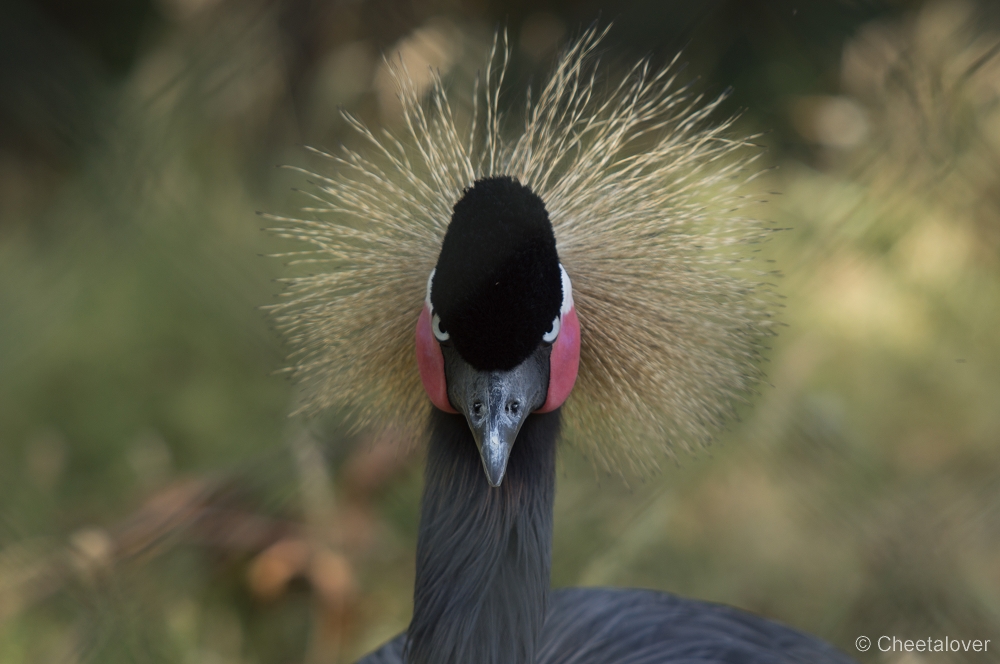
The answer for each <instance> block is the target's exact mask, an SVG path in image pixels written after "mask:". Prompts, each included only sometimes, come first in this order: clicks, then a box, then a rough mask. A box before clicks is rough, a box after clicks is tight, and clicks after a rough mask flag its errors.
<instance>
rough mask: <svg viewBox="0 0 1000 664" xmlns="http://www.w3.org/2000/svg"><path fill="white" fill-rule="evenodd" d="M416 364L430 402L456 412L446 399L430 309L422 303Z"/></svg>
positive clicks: (446, 387)
mask: <svg viewBox="0 0 1000 664" xmlns="http://www.w3.org/2000/svg"><path fill="white" fill-rule="evenodd" d="M417 366H418V367H419V368H420V380H421V381H423V383H424V390H425V391H426V392H427V396H429V397H430V398H431V402H432V403H433V404H434V405H435V406H437V407H438V408H440V409H441V410H443V411H444V412H446V413H457V412H458V411H457V410H455V409H454V408H452V407H451V402H450V401H448V384H447V382H446V381H445V379H444V355H442V354H441V345H440V344H439V343H438V340H437V339H435V338H434V331H433V330H431V310H430V309H429V308H428V307H427V305H426V304H425V305H424V309H423V311H421V312H420V318H419V319H418V320H417Z"/></svg>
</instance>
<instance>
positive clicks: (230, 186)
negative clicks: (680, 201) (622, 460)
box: [0, 0, 1000, 664]
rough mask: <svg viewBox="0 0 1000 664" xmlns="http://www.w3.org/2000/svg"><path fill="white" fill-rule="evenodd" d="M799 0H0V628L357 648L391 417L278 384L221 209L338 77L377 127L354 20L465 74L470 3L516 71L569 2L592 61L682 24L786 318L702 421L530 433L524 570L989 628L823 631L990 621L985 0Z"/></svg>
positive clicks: (562, 33) (371, 575) (745, 603)
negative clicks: (629, 438)
mask: <svg viewBox="0 0 1000 664" xmlns="http://www.w3.org/2000/svg"><path fill="white" fill-rule="evenodd" d="M804 4H805V3H803V4H798V3H793V2H786V1H785V0H780V1H778V2H763V1H760V2H740V1H738V0H732V1H728V2H727V1H724V0H718V1H716V2H711V3H683V2H652V0H649V1H642V0H633V1H631V2H626V3H614V4H613V5H612V4H610V3H609V4H606V5H604V6H602V3H600V2H596V1H594V2H581V3H572V2H568V1H564V2H555V1H552V2H534V3H524V2H516V1H515V2H509V3H503V2H499V1H498V0H496V1H493V2H471V1H468V2H467V1H463V0H451V1H446V0H423V1H417V0H413V1H412V2H389V1H388V0H382V1H375V0H368V1H361V2H353V3H322V2H318V1H311V0H285V1H284V2H260V3H254V2H235V1H229V0H159V1H158V2H142V1H141V0H134V1H133V2H127V1H116V2H112V1H111V0H107V1H106V2H103V3H101V5H102V6H103V7H104V8H105V9H106V10H107V12H106V15H107V16H108V17H109V18H108V19H107V20H106V21H97V20H91V18H88V17H90V15H89V14H88V15H87V17H84V18H81V16H83V14H81V12H80V10H79V9H78V8H75V6H74V5H73V3H64V2H59V1H58V0H45V1H44V2H39V3H37V4H28V3H27V2H13V3H5V5H4V7H3V9H0V12H3V14H2V16H0V661H3V662H11V663H14V664H20V663H22V662H23V663H28V662H38V663H46V664H47V663H49V662H66V663H75V662H213V663H214V662H218V663H223V662H224V663H230V662H231V663H236V662H259V663H261V664H265V663H279V662H302V661H308V662H333V661H352V660H353V659H354V658H356V657H357V656H359V655H361V654H363V653H364V652H365V651H367V650H368V649H371V648H373V647H375V646H377V645H378V644H379V643H380V642H381V641H382V640H384V639H386V638H388V637H390V636H391V635H393V634H394V633H395V632H397V631H399V630H401V629H403V628H404V627H405V625H406V623H407V621H408V618H409V615H408V613H409V611H410V593H411V589H412V575H413V568H412V565H413V551H414V546H415V538H416V503H417V501H418V498H419V492H420V487H421V481H420V458H419V456H420V455H419V452H418V453H416V454H415V455H413V454H411V455H406V454H402V453H400V452H398V451H397V449H396V446H394V445H393V443H392V441H386V440H374V441H373V440H368V439H366V437H365V434H364V432H362V433H360V434H357V435H348V434H347V433H345V432H344V431H342V429H341V427H340V426H339V418H338V414H336V413H334V414H331V415H330V417H329V418H328V419H327V420H324V421H318V422H317V421H312V422H297V421H294V420H288V419H287V418H286V417H285V414H286V413H287V412H288V411H289V410H290V409H291V407H292V405H293V404H294V403H295V400H296V394H295V390H294V386H292V385H290V384H289V383H288V382H287V381H284V380H282V378H281V376H280V375H275V373H274V372H275V371H277V370H279V369H280V368H281V367H282V366H283V364H284V359H283V354H284V350H283V348H282V347H281V344H280V342H279V340H278V338H277V336H276V335H275V334H273V333H272V332H271V331H270V330H269V329H268V327H267V319H266V316H265V315H264V314H263V313H262V312H261V311H259V309H258V307H259V306H260V305H264V304H267V303H269V302H271V301H273V297H274V295H275V293H276V292H278V291H279V290H280V288H279V286H277V285H276V284H274V283H273V282H272V279H273V278H275V277H277V276H280V275H282V274H283V273H284V269H283V267H282V266H281V265H280V264H279V262H278V261H276V260H269V259H266V258H261V257H260V254H267V253H275V252H278V251H281V250H283V249H285V248H286V247H284V246H282V245H281V243H280V242H278V241H277V240H275V239H274V238H269V237H268V236H267V235H266V234H265V233H262V232H260V227H261V226H263V225H264V224H263V223H260V220H259V219H258V218H257V217H255V215H254V213H255V211H257V210H265V211H273V212H280V213H288V212H291V211H294V210H296V209H297V208H298V207H300V206H301V205H303V201H302V200H301V199H300V198H296V196H295V194H294V193H293V192H292V191H291V189H292V188H293V187H295V186H301V184H302V183H301V180H300V179H299V177H298V176H296V175H294V174H292V173H289V172H286V171H280V170H276V169H274V168H273V165H274V164H278V163H287V164H295V165H305V166H309V167H311V168H314V169H320V170H321V169H323V168H330V165H329V164H324V163H322V162H313V161H312V160H313V159H314V157H312V156H310V154H309V153H307V152H306V151H304V150H302V149H301V148H300V147H299V146H301V145H303V144H306V145H316V146H319V147H324V148H335V146H336V145H337V144H338V143H339V142H341V141H343V140H347V141H350V140H353V139H351V138H350V137H349V136H348V135H347V134H346V126H345V124H344V123H343V121H342V120H341V119H340V118H339V116H338V114H337V110H336V109H337V107H338V106H340V107H345V108H347V109H349V110H350V111H351V112H353V113H355V114H357V115H358V116H359V117H361V118H362V119H363V120H364V121H365V122H367V123H369V124H370V125H373V126H377V125H385V126H388V127H390V128H391V127H392V126H393V123H394V122H395V121H396V116H395V115H394V112H395V111H394V106H393V98H392V94H391V91H387V89H386V88H385V86H384V83H385V76H384V74H382V73H380V72H381V68H380V67H381V65H380V60H379V58H378V55H379V53H380V52H387V53H405V54H408V56H409V57H414V58H417V60H415V62H417V63H420V64H421V65H424V64H427V65H431V66H435V67H438V68H440V69H441V70H442V71H444V72H445V73H449V72H451V73H453V74H454V75H456V76H460V75H461V74H462V72H463V71H464V70H463V68H466V69H467V68H469V67H472V68H473V69H474V68H475V66H476V64H475V63H478V62H480V61H481V53H482V51H483V49H484V48H485V45H486V43H487V41H488V39H489V37H490V35H491V33H492V31H493V29H494V26H495V25H497V24H498V23H503V24H505V25H507V27H508V29H509V30H510V33H511V35H512V38H513V40H514V43H515V45H516V46H515V48H516V51H515V61H514V74H515V76H516V77H518V78H519V79H520V80H522V81H526V80H527V79H528V78H529V77H530V76H531V75H534V76H535V77H536V78H537V76H538V75H539V73H540V72H543V71H544V70H545V68H546V66H547V64H549V63H550V62H551V58H552V55H553V53H554V52H555V49H556V48H557V46H558V44H559V43H561V42H562V41H563V40H564V39H566V38H568V37H571V36H572V35H573V34H576V33H578V32H579V31H580V29H582V27H583V26H586V25H588V24H590V23H591V22H592V21H594V20H598V18H600V20H614V21H615V27H614V29H613V30H612V33H611V35H610V37H609V40H608V42H607V43H606V55H605V59H606V61H607V62H608V63H609V64H610V66H612V67H615V66H617V65H620V64H621V63H629V62H631V61H633V60H634V59H635V58H636V57H641V56H644V55H649V56H650V57H651V58H652V59H653V60H654V62H659V63H662V62H665V61H667V60H669V59H670V58H671V57H673V55H674V54H675V53H676V52H677V51H678V50H679V49H681V48H683V49H684V50H685V55H684V60H685V61H686V62H688V71H687V72H686V74H685V75H690V78H691V79H692V80H694V79H698V80H697V81H696V83H695V85H698V86H700V87H701V88H702V89H703V90H704V91H705V92H706V93H708V94H717V93H719V92H721V91H722V90H724V89H725V88H726V87H727V86H729V85H733V86H734V92H733V94H732V95H731V97H730V100H729V101H728V102H727V104H728V106H727V108H728V111H727V112H741V114H742V115H741V120H740V124H741V130H742V131H744V132H746V133H756V132H762V133H763V136H762V139H761V140H762V141H763V142H764V143H766V144H767V146H768V148H769V150H768V153H767V157H766V158H767V160H768V161H769V162H770V164H771V165H773V166H774V167H775V168H773V169H772V170H770V171H768V172H767V173H766V174H765V175H764V177H763V179H762V180H759V182H761V183H762V184H761V189H762V190H769V191H774V192H776V193H775V194H774V195H771V196H769V197H768V198H769V199H770V200H769V201H768V202H767V203H766V204H762V205H761V206H760V208H759V210H758V214H759V215H760V216H761V217H763V218H766V219H770V220H773V221H774V222H775V223H776V224H777V225H780V226H783V227H788V229H789V230H786V231H783V232H781V233H778V234H776V235H775V238H774V240H773V241H772V242H771V243H770V244H769V245H768V246H767V247H766V248H765V250H766V253H767V256H768V258H769V259H771V260H773V261H774V262H775V265H776V266H777V268H779V269H780V270H781V271H782V272H783V273H784V275H785V276H784V277H783V278H781V279H780V280H779V282H778V288H779V290H780V291H781V292H782V293H783V294H784V295H785V296H786V300H785V304H786V307H785V308H784V310H783V311H782V312H781V319H782V320H783V322H784V323H786V324H787V327H785V328H783V330H782V332H781V334H780V335H779V337H778V338H777V339H776V340H775V344H774V348H773V349H772V351H771V353H770V357H769V366H768V368H767V373H768V377H769V382H770V385H768V386H765V387H763V388H762V389H761V394H760V395H759V398H757V400H756V403H755V404H754V405H753V407H752V408H748V409H746V411H745V412H744V418H743V421H742V422H739V423H734V424H733V426H732V427H731V430H730V431H729V432H727V434H726V435H725V436H724V437H723V439H722V440H720V441H719V444H718V445H716V446H714V447H713V448H712V450H711V454H703V455H700V456H699V458H689V459H682V460H681V463H680V465H679V467H676V468H673V467H672V468H668V469H667V470H665V471H664V472H663V473H662V474H661V475H660V476H657V477H653V478H646V479H645V480H638V479H630V480H629V481H628V482H625V481H623V480H621V479H619V478H615V477H601V476H598V475H597V474H595V472H594V470H593V469H592V468H591V467H590V466H589V465H588V464H587V462H586V461H584V460H582V459H580V458H579V457H578V456H576V455H575V454H574V452H573V451H572V449H571V448H564V449H563V450H562V453H561V461H560V463H561V466H560V476H559V487H558V498H557V505H556V524H557V525H556V535H555V553H554V570H553V576H554V579H553V581H554V583H555V584H556V585H571V584H573V585H575V584H616V585H637V586H648V587H654V588H659V589H664V590H670V591H675V592H678V593H681V594H685V595H690V596H695V597H701V598H706V599H711V600H716V601H723V602H727V603H731V604H734V605H737V606H740V607H743V608H747V609H750V610H752V611H755V612H759V613H761V614H764V615H766V616H769V617H772V618H776V619H779V620H782V621H785V622H787V623H790V624H793V625H795V626H797V627H800V628H802V629H805V630H808V631H812V632H814V633H817V634H819V635H820V636H823V637H824V638H827V639H829V640H831V641H833V642H834V643H836V644H838V645H839V646H840V647H842V648H843V649H844V650H845V651H846V652H848V653H850V654H852V655H854V656H857V657H859V659H861V661H871V662H875V661H888V662H904V661H905V662H917V661H934V662H945V661H956V662H958V661H969V662H976V661H984V662H985V661H993V660H992V659H991V658H989V657H982V656H981V655H980V656H979V657H980V658H979V659H977V658H976V656H973V655H971V654H970V655H965V654H957V655H956V654H952V655H949V656H947V657H946V656H938V657H937V658H936V659H930V658H927V659H914V658H913V656H912V655H904V654H897V656H888V657H885V656H881V655H879V654H878V653H871V652H870V653H867V654H861V653H858V652H857V651H856V650H855V649H854V645H853V644H854V639H855V637H857V636H858V635H861V634H866V635H868V636H870V637H872V638H877V636H879V635H881V634H894V635H898V636H900V637H901V638H925V637H926V636H933V637H935V638H937V637H943V636H945V635H949V636H952V637H960V638H982V639H986V638H993V639H995V643H996V645H997V646H998V647H1000V553H998V552H1000V484H998V482H997V478H998V477H1000V448H998V445H997V443H998V441H1000V335H998V334H997V332H996V330H997V329H1000V103H998V102H1000V57H998V46H997V45H998V43H1000V22H998V17H997V15H996V13H997V10H996V8H995V7H993V6H992V5H990V4H987V3H983V4H982V5H975V4H969V3H961V2H933V3H929V4H924V3H918V2H910V3H907V2H884V3H883V2H875V1H874V0H873V1H872V2H866V3H848V2H842V3H841V2H829V3H809V4H808V6H803V5H804ZM602 9H603V13H602V11H601V10H602ZM95 12H96V10H95ZM95 15H96V14H95ZM85 19H86V20H85ZM469 63H473V64H469ZM466 73H468V72H466ZM597 486H599V490H596V491H595V487H597ZM907 657H909V659H907ZM948 657H950V659H949V658H948Z"/></svg>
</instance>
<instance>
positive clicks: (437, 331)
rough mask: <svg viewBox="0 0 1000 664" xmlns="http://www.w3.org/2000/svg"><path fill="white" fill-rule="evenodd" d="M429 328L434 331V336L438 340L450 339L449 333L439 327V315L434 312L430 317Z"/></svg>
mask: <svg viewBox="0 0 1000 664" xmlns="http://www.w3.org/2000/svg"><path fill="white" fill-rule="evenodd" d="M431 329H432V330H433V331H434V338H435V339H437V340H438V341H448V339H451V335H450V334H448V333H447V332H445V331H444V330H442V329H441V317H440V316H438V315H437V314H434V317H433V318H432V319H431Z"/></svg>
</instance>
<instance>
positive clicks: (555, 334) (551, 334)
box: [542, 316, 562, 344]
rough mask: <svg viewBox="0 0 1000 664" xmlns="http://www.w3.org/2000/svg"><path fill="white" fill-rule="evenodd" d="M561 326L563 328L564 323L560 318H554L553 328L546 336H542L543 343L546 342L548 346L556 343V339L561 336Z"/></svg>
mask: <svg viewBox="0 0 1000 664" xmlns="http://www.w3.org/2000/svg"><path fill="white" fill-rule="evenodd" d="M561 326H562V322H561V321H560V317H559V316H556V317H555V318H553V319H552V328H551V329H550V330H549V331H548V332H546V333H545V334H543V335H542V341H544V342H545V343H547V344H550V343H552V342H553V341H555V340H556V337H558V336H559V328H560V327H561Z"/></svg>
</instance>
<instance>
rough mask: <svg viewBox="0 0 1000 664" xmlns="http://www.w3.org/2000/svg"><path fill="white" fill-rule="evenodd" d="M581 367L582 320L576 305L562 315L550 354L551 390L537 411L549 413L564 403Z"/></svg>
mask: <svg viewBox="0 0 1000 664" xmlns="http://www.w3.org/2000/svg"><path fill="white" fill-rule="evenodd" d="M579 369H580V320H579V319H578V318H577V317H576V307H573V308H572V309H570V310H569V311H567V312H566V315H564V316H563V317H562V324H561V326H560V328H559V336H558V337H556V341H555V343H554V344H552V354H551V355H550V356H549V392H548V395H547V396H546V398H545V403H544V404H542V407H541V408H539V409H538V410H537V411H535V412H536V413H548V412H551V411H553V410H555V409H556V408H558V407H559V406H561V405H563V402H564V401H566V398H567V397H569V393H570V392H572V391H573V384H574V383H575V382H576V373H577V371H578V370H579Z"/></svg>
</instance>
